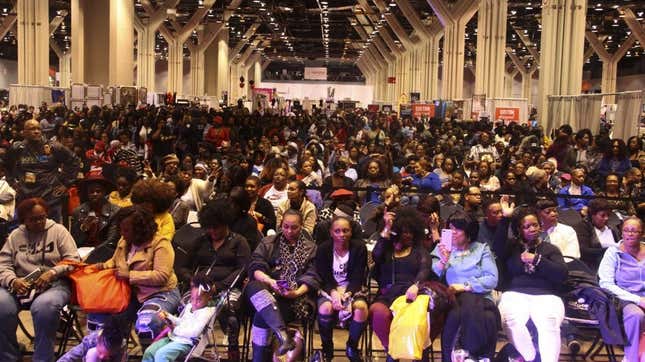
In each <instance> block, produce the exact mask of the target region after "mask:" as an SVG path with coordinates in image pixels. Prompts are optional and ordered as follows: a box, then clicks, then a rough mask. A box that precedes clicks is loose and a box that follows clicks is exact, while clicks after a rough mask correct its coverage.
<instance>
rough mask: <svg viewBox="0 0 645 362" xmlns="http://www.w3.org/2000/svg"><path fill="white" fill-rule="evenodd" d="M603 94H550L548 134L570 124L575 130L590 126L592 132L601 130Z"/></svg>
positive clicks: (546, 130)
mask: <svg viewBox="0 0 645 362" xmlns="http://www.w3.org/2000/svg"><path fill="white" fill-rule="evenodd" d="M602 97H603V95H602V94H585V95H578V96H570V95H566V96H549V97H548V105H547V106H548V108H549V113H548V114H549V118H548V120H547V124H546V129H545V132H547V133H546V134H551V131H552V130H553V129H555V128H558V127H560V126H561V125H563V124H569V125H571V127H572V128H573V129H574V130H579V129H582V128H589V129H590V130H591V132H592V133H597V132H598V131H599V130H600V108H601V106H602Z"/></svg>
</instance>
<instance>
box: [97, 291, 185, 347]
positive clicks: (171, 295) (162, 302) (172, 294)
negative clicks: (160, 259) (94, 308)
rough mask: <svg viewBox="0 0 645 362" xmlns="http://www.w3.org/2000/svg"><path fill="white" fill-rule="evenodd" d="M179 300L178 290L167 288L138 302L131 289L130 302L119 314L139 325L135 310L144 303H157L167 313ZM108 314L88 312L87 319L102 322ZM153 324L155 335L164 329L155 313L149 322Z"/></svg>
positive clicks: (172, 310)
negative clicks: (167, 289)
mask: <svg viewBox="0 0 645 362" xmlns="http://www.w3.org/2000/svg"><path fill="white" fill-rule="evenodd" d="M180 300H181V295H180V294H179V290H178V289H177V288H175V289H172V290H169V291H167V292H159V293H157V294H154V295H152V296H150V297H148V299H146V300H144V301H143V303H140V302H139V301H138V300H137V296H136V293H135V291H134V290H133V291H132V299H131V300H130V304H129V305H128V308H127V309H126V310H125V311H124V312H121V313H120V315H123V316H125V317H126V318H127V320H128V321H136V323H135V325H137V326H138V325H139V322H141V321H140V320H139V319H141V318H140V316H138V315H137V311H138V310H139V309H140V308H142V307H143V306H146V305H151V304H157V305H159V307H161V309H163V310H165V311H166V312H168V313H175V311H176V310H177V306H179V301H180ZM109 316H110V314H107V313H88V315H87V319H88V320H89V321H92V322H95V323H99V324H103V322H104V321H105V320H106V319H107V318H108V317H109ZM149 324H151V325H152V326H153V328H152V329H153V330H154V333H155V336H156V335H158V334H159V332H161V330H163V329H164V327H165V324H164V322H163V321H162V320H161V319H159V317H157V316H156V315H155V316H153V317H152V320H151V322H150V323H149ZM136 329H137V333H139V332H140V331H139V329H138V328H136Z"/></svg>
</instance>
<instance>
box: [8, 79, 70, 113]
mask: <svg viewBox="0 0 645 362" xmlns="http://www.w3.org/2000/svg"><path fill="white" fill-rule="evenodd" d="M55 89H58V90H64V91H65V102H66V104H67V106H69V104H70V90H69V88H57V87H46V86H39V85H19V84H11V85H9V104H11V105H18V104H26V105H28V106H34V107H36V108H38V107H39V106H40V104H41V103H42V102H47V104H52V90H55Z"/></svg>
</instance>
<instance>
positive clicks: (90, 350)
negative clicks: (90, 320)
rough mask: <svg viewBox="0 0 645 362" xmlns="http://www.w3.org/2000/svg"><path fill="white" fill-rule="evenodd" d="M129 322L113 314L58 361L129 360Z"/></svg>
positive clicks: (116, 361)
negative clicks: (127, 339) (127, 345)
mask: <svg viewBox="0 0 645 362" xmlns="http://www.w3.org/2000/svg"><path fill="white" fill-rule="evenodd" d="M127 330H128V328H127V324H126V323H125V322H124V321H123V320H122V319H120V318H118V317H116V316H112V317H110V318H108V319H107V320H106V321H105V323H104V324H103V328H101V329H98V330H96V331H94V332H92V333H90V334H88V335H87V336H85V337H83V340H82V341H81V343H80V344H79V345H77V346H76V347H74V348H72V349H70V350H69V351H68V352H67V353H65V354H64V355H63V356H62V357H61V358H59V359H58V362H81V361H84V362H108V361H109V362H124V361H127V359H128V358H127V355H128V354H127V352H128V350H127V348H126V337H127V335H126V333H127Z"/></svg>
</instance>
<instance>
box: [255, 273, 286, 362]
mask: <svg viewBox="0 0 645 362" xmlns="http://www.w3.org/2000/svg"><path fill="white" fill-rule="evenodd" d="M249 285H251V284H249ZM253 287H255V288H257V286H256V285H253ZM248 289H249V286H247V290H248ZM258 289H259V290H257V291H256V292H255V293H253V294H251V297H250V300H251V304H252V305H253V307H254V308H255V310H256V313H255V317H254V318H260V319H261V321H258V323H256V322H255V321H254V322H253V324H254V325H256V326H258V327H260V328H264V327H263V325H266V326H267V327H269V328H271V330H272V331H273V333H275V335H276V337H277V338H278V341H279V342H280V346H279V347H278V355H279V356H282V355H283V354H285V353H287V352H288V351H291V350H292V349H294V348H296V342H295V341H294V340H293V337H292V336H290V335H289V334H288V333H287V327H286V325H285V323H284V319H282V315H281V314H280V310H279V309H278V305H277V304H276V300H275V298H274V297H273V295H271V293H270V292H269V291H268V290H266V289H264V288H258Z"/></svg>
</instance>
